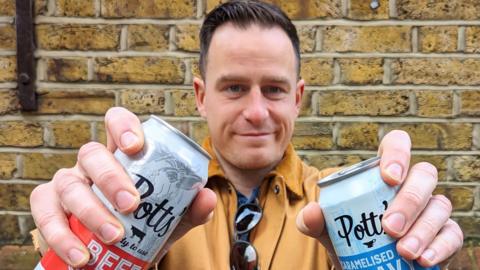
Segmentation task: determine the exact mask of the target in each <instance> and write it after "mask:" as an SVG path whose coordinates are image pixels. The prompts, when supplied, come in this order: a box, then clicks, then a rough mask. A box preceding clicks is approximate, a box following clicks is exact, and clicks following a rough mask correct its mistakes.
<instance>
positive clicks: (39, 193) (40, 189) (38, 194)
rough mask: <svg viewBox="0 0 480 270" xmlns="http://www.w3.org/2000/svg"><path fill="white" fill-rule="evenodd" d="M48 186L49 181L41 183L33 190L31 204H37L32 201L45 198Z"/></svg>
mask: <svg viewBox="0 0 480 270" xmlns="http://www.w3.org/2000/svg"><path fill="white" fill-rule="evenodd" d="M48 186H49V183H45V184H40V185H38V186H36V187H35V188H34V189H33V190H32V192H31V193H30V205H35V204H34V203H32V202H33V201H36V200H38V199H40V198H43V196H44V194H45V191H44V190H45V189H47V188H48Z"/></svg>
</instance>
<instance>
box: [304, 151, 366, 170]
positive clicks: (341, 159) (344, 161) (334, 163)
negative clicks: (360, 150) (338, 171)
mask: <svg viewBox="0 0 480 270" xmlns="http://www.w3.org/2000/svg"><path fill="white" fill-rule="evenodd" d="M367 158H368V157H362V156H357V155H351V154H349V155H344V156H339V155H330V154H328V155H308V156H306V157H305V161H306V162H307V163H308V164H310V165H312V166H314V167H315V168H317V169H319V170H322V169H329V168H334V167H344V166H348V165H353V164H355V163H358V162H360V161H362V160H365V159H367Z"/></svg>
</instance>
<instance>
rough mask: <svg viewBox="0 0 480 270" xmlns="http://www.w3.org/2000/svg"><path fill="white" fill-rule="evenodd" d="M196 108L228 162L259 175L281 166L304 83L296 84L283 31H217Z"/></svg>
mask: <svg viewBox="0 0 480 270" xmlns="http://www.w3.org/2000/svg"><path fill="white" fill-rule="evenodd" d="M204 79H205V81H202V80H200V79H198V78H196V79H195V81H194V87H195V93H196V100H197V107H198V110H199V112H200V114H201V115H202V116H203V117H205V118H206V119H207V123H208V128H209V130H210V136H211V138H212V144H213V147H214V149H215V150H216V153H217V154H219V155H221V158H223V160H225V161H227V162H229V163H230V164H231V165H233V166H235V167H237V168H239V169H247V170H255V169H263V168H267V167H270V166H273V165H275V164H276V163H277V162H279V161H280V160H281V159H282V157H283V154H284V152H285V150H286V147H287V145H288V143H289V142H290V139H291V137H292V133H293V129H294V122H295V119H296V118H297V115H298V112H299V110H300V104H301V97H302V94H303V88H304V82H303V80H300V81H299V82H297V72H296V59H295V53H294V49H293V46H292V43H291V41H290V39H289V38H288V36H287V34H286V33H285V32H284V31H283V30H282V29H281V28H280V27H273V28H266V27H262V26H258V25H255V24H252V25H251V26H249V27H248V28H246V29H242V28H238V27H236V26H234V25H233V24H230V23H227V24H224V25H222V26H220V27H218V28H217V29H216V30H215V33H214V35H213V37H212V40H211V43H210V48H209V52H208V60H207V66H206V73H205V78H204Z"/></svg>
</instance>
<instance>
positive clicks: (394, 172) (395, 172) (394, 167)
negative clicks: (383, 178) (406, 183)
mask: <svg viewBox="0 0 480 270" xmlns="http://www.w3.org/2000/svg"><path fill="white" fill-rule="evenodd" d="M387 174H388V176H390V178H392V179H393V180H395V181H397V182H400V181H401V180H402V166H400V165H398V164H397V163H392V164H390V165H389V166H388V167H387Z"/></svg>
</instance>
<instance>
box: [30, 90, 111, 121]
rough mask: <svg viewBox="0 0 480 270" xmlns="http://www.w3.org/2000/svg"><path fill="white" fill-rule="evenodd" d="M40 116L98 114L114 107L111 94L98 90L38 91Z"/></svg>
mask: <svg viewBox="0 0 480 270" xmlns="http://www.w3.org/2000/svg"><path fill="white" fill-rule="evenodd" d="M38 94H39V95H38V98H37V101H38V110H37V111H36V112H37V113H40V114H99V115H103V114H105V113H106V112H107V110H108V109H109V108H110V107H113V106H115V96H114V94H113V93H110V92H107V91H101V90H100V91H99V90H82V91H79V90H71V91H49V90H45V89H41V90H39V91H38Z"/></svg>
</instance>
